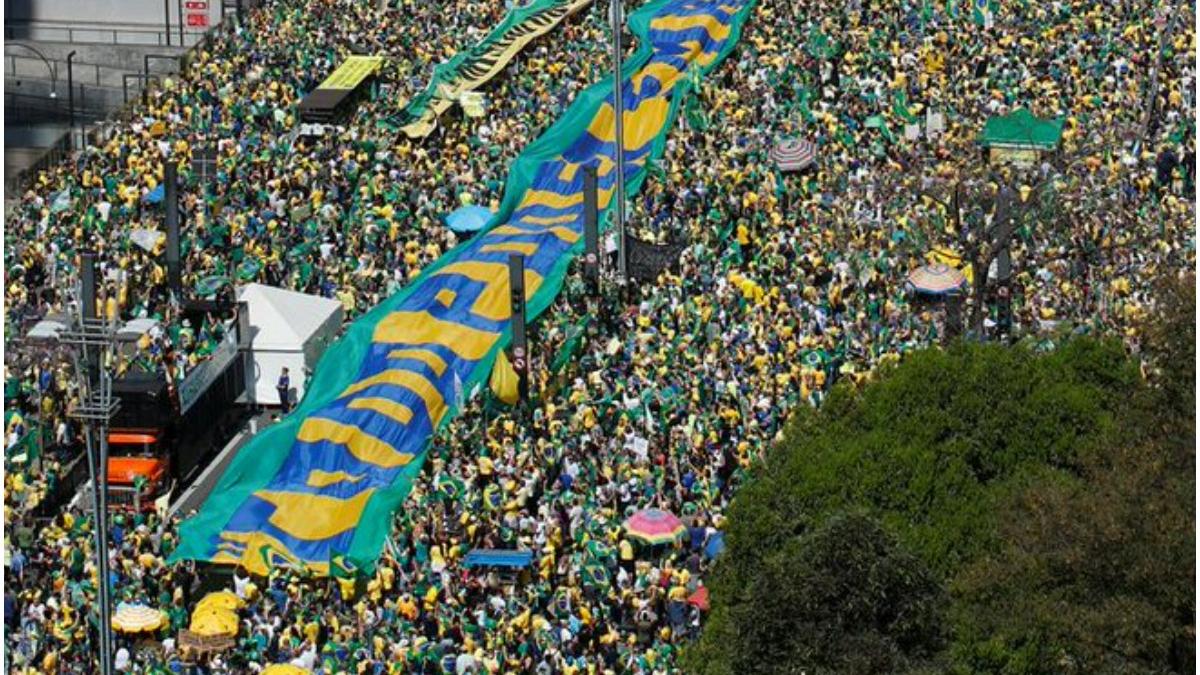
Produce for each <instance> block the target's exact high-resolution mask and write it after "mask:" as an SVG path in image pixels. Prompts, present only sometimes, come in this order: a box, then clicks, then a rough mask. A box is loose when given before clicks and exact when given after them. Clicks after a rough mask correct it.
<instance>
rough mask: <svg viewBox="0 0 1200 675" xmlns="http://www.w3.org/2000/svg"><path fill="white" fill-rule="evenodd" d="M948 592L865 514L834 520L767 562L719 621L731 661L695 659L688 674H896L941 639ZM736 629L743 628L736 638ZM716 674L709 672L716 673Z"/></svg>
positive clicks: (699, 654)
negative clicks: (945, 593) (942, 618)
mask: <svg viewBox="0 0 1200 675" xmlns="http://www.w3.org/2000/svg"><path fill="white" fill-rule="evenodd" d="M942 598H943V593H942V589H941V587H940V586H939V584H938V583H937V581H936V580H935V579H934V577H933V575H932V574H931V573H930V571H929V570H928V568H927V567H926V566H925V565H924V563H922V562H921V561H920V560H919V559H917V558H916V557H915V556H913V555H912V554H910V553H908V552H906V551H904V550H902V549H901V548H900V547H899V546H898V544H897V543H896V540H895V538H894V537H892V536H891V535H889V534H888V533H887V532H885V531H884V530H883V528H882V527H880V525H879V523H877V522H876V521H874V520H872V519H871V518H869V517H867V516H864V515H862V514H844V515H842V514H839V515H835V516H833V517H831V518H829V519H828V520H826V521H825V522H824V523H822V524H821V526H820V527H818V528H817V529H815V530H813V531H812V532H810V533H807V534H805V535H802V536H796V537H792V538H790V539H789V540H788V541H786V542H785V543H784V544H783V546H782V547H781V548H779V549H778V550H776V551H773V552H772V553H771V554H770V555H768V556H767V557H766V558H765V559H764V560H763V561H762V565H761V568H760V569H759V570H758V572H757V573H756V574H755V576H754V581H753V583H752V584H751V585H750V587H749V588H747V589H746V591H745V593H744V595H743V596H742V597H741V598H739V600H738V602H736V604H732V605H730V606H729V607H728V608H727V609H726V611H725V612H724V613H723V615H722V616H721V617H719V618H714V621H716V622H720V623H721V624H722V625H721V626H719V627H717V628H715V629H714V630H713V631H712V632H711V633H710V634H709V635H708V636H707V637H708V638H709V639H711V638H713V637H716V636H718V635H719V636H720V639H721V640H722V643H721V644H720V646H719V647H717V650H718V651H720V652H722V653H724V654H727V655H728V656H729V657H730V660H729V661H728V662H722V661H709V660H708V659H706V658H705V653H706V651H710V649H711V646H709V645H704V644H702V645H701V646H699V647H698V648H697V650H696V651H695V652H694V653H692V654H691V656H692V657H693V659H692V662H691V664H690V666H689V667H688V671H689V672H696V673H708V672H712V673H718V672H735V673H788V672H799V669H805V670H806V672H809V673H820V672H828V671H839V672H854V673H893V672H897V671H900V670H905V669H906V668H907V667H908V666H910V665H912V664H913V663H914V662H920V661H921V660H922V659H923V658H924V657H926V656H928V655H929V654H931V653H933V652H934V651H935V650H936V648H937V647H938V646H939V644H940V641H941V634H942V629H941V619H940V617H941V611H940V605H941V603H942ZM730 624H733V625H735V626H736V629H735V630H732V631H731V630H729V629H730V627H731V626H730ZM710 666H711V668H710Z"/></svg>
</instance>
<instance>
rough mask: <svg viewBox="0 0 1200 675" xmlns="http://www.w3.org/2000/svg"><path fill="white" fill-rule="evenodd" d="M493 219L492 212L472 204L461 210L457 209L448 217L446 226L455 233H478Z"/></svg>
mask: <svg viewBox="0 0 1200 675" xmlns="http://www.w3.org/2000/svg"><path fill="white" fill-rule="evenodd" d="M491 219H492V212H491V211H489V210H488V209H486V208H484V207H482V206H478V205H475V204H471V205H469V206H464V207H462V208H460V209H455V210H454V211H453V212H452V213H451V214H450V215H448V216H446V224H447V225H449V226H450V229H451V230H453V231H455V232H478V231H479V230H482V229H483V226H484V225H487V223H488V221H489V220H491Z"/></svg>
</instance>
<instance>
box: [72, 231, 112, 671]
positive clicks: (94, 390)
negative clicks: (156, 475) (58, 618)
mask: <svg viewBox="0 0 1200 675" xmlns="http://www.w3.org/2000/svg"><path fill="white" fill-rule="evenodd" d="M80 259H81V265H80V267H81V274H80V281H81V286H82V292H81V294H80V295H81V297H80V298H79V302H78V303H77V306H78V314H76V315H75V317H74V321H73V322H72V323H73V324H74V325H73V326H72V328H71V330H67V331H63V332H62V333H60V334H59V340H60V342H62V343H63V344H67V345H71V346H73V347H74V349H73V350H72V360H73V362H74V366H75V378H76V380H77V382H78V383H79V403H78V404H77V405H76V406H75V407H74V408H73V409H72V410H71V412H70V415H71V417H73V418H75V419H77V420H80V421H81V422H82V423H83V429H84V439H85V442H86V446H87V460H88V474H89V477H90V478H91V484H92V517H93V519H94V523H93V527H94V534H95V537H96V572H97V576H98V577H99V581H100V583H99V584H98V586H99V588H98V591H97V592H98V594H99V598H100V603H99V607H98V608H97V609H98V610H99V616H98V617H97V619H98V621H97V628H98V629H99V633H100V645H99V650H98V651H99V661H100V673H101V675H112V672H113V662H112V648H113V639H112V624H111V622H112V599H111V598H110V592H111V588H110V587H109V572H108V425H109V421H110V420H111V419H112V417H113V416H114V415H115V414H116V413H117V410H118V408H119V406H120V404H119V402H118V401H117V399H115V398H113V395H112V377H111V375H109V373H108V372H107V371H106V369H105V368H104V362H105V361H106V360H107V359H108V357H109V356H111V355H112V354H113V353H115V348H116V335H117V330H118V327H117V324H116V320H115V319H113V320H111V321H110V320H109V319H108V318H106V317H105V318H101V317H97V315H96V280H95V279H96V267H95V265H96V263H95V257H94V254H93V253H90V252H85V253H83V254H82V255H81V256H80ZM97 450H98V451H99V452H97Z"/></svg>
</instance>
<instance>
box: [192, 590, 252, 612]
mask: <svg viewBox="0 0 1200 675" xmlns="http://www.w3.org/2000/svg"><path fill="white" fill-rule="evenodd" d="M245 606H246V603H244V602H242V599H241V598H239V597H238V596H236V595H234V594H233V591H214V592H212V593H209V594H208V595H206V596H204V597H203V598H201V599H200V602H198V603H196V609H208V608H212V609H224V610H228V611H230V612H236V611H237V610H239V609H241V608H242V607H245Z"/></svg>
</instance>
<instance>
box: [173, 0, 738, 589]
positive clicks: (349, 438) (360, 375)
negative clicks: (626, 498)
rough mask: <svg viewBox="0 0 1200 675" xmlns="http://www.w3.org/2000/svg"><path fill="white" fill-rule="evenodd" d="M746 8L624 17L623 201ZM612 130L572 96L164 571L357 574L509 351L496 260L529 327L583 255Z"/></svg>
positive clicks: (602, 86)
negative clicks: (592, 176)
mask: <svg viewBox="0 0 1200 675" xmlns="http://www.w3.org/2000/svg"><path fill="white" fill-rule="evenodd" d="M753 3H754V0H658V1H656V2H653V3H651V4H649V5H647V6H645V7H643V8H642V9H640V10H638V11H637V12H635V13H634V14H632V15H631V16H630V28H631V30H632V31H633V33H634V34H635V35H636V36H637V37H638V41H639V49H638V51H637V53H636V54H635V55H634V56H633V58H632V59H631V60H630V62H629V63H628V64H627V68H626V69H625V72H627V73H630V74H631V75H630V76H629V77H627V78H626V79H625V81H624V83H623V86H622V99H623V102H624V103H625V119H624V127H625V129H624V134H625V139H624V142H625V167H624V171H625V177H626V185H627V186H628V189H629V192H630V193H631V194H633V193H635V192H636V191H637V190H638V188H639V187H640V186H641V183H642V181H643V180H645V177H646V173H647V172H646V163H647V162H649V161H652V160H654V159H657V158H658V157H660V156H661V155H662V152H663V146H664V144H665V142H666V134H667V131H668V130H669V129H670V126H671V122H672V121H673V120H674V119H675V116H676V114H677V112H678V110H679V106H680V103H681V102H682V100H683V99H684V97H685V96H687V95H688V91H689V89H690V86H691V82H692V81H693V79H695V78H694V77H693V75H703V74H704V73H706V72H707V71H709V70H710V69H711V68H713V67H714V66H715V65H716V64H717V63H718V62H719V61H720V60H721V59H722V58H723V57H724V56H725V55H726V54H728V53H729V51H730V50H732V49H733V47H734V45H735V43H736V42H737V39H738V36H739V34H740V31H741V27H742V25H743V24H744V22H745V21H746V19H747V17H748V15H749V13H750V10H751V7H752V5H753ZM692 71H697V72H695V73H693V72H692ZM613 122H614V113H613V107H612V81H611V79H609V80H608V81H607V82H600V83H598V84H596V85H593V86H592V87H589V88H588V89H587V90H585V91H584V92H583V93H582V94H580V96H579V97H578V98H577V99H576V100H575V101H574V103H572V105H571V106H570V108H569V109H568V110H567V111H566V113H564V115H563V117H562V119H560V120H559V121H558V122H557V123H556V124H554V126H552V127H551V128H550V129H549V130H547V131H546V133H544V134H543V135H542V137H541V138H539V139H538V140H536V141H534V142H533V143H531V144H530V145H529V147H528V148H526V150H525V151H524V152H523V153H522V154H521V155H520V156H519V157H518V158H517V159H516V160H515V162H514V163H513V166H512V167H511V172H510V175H509V179H508V183H507V185H506V187H505V194H504V200H503V202H502V204H501V207H500V210H499V211H498V212H497V214H496V216H495V217H494V218H493V220H492V222H490V223H489V224H488V225H487V227H485V228H484V230H483V231H481V233H480V234H479V235H477V236H475V237H474V238H472V239H471V240H470V241H468V242H466V243H464V244H462V245H461V246H459V247H457V248H455V249H454V250H452V251H450V252H448V253H447V254H446V255H444V256H442V258H441V259H440V260H438V261H437V262H436V263H435V264H434V265H432V266H431V267H429V268H428V269H427V270H425V272H424V273H422V274H421V275H420V276H419V277H418V278H417V279H416V280H415V281H414V282H413V283H412V284H411V285H410V286H409V287H408V288H406V289H405V290H403V291H401V292H400V293H398V294H396V295H395V296H393V297H391V298H389V299H387V300H386V301H384V302H383V303H381V304H380V305H379V306H377V307H375V308H374V309H372V310H371V311H370V312H368V313H367V314H366V315H364V316H363V317H362V318H360V319H358V320H357V321H355V322H354V323H353V324H352V325H351V326H350V327H349V329H348V331H347V333H346V335H345V336H343V337H342V338H341V339H340V340H338V341H337V343H335V344H334V345H333V346H331V347H330V348H329V350H328V351H327V352H326V354H325V356H324V357H322V359H321V362H320V363H319V364H318V367H317V369H316V372H315V374H314V376H313V380H312V382H311V383H310V384H309V386H308V393H307V395H306V396H305V398H304V400H303V401H302V402H301V404H300V405H299V406H298V407H297V409H296V410H295V411H294V412H293V413H292V414H291V415H290V416H288V417H287V418H285V419H284V420H283V421H282V422H280V423H279V424H277V425H275V426H273V427H271V428H269V429H267V430H266V431H264V432H263V433H261V434H260V435H259V436H257V437H256V438H255V439H254V440H253V441H252V442H251V443H250V444H249V445H247V446H246V447H244V448H243V449H242V450H241V451H240V452H239V453H238V455H237V457H236V458H235V459H234V460H233V462H232V463H231V464H230V466H229V468H228V469H227V470H226V472H225V475H224V476H222V478H221V480H220V482H219V483H218V485H217V486H216V489H214V491H213V493H212V495H211V496H210V497H209V498H208V500H207V501H206V502H205V503H204V505H203V507H202V508H201V509H200V512H199V513H198V514H197V515H195V516H194V517H192V518H191V519H189V520H188V521H187V522H185V523H184V524H183V527H182V532H181V542H180V546H179V548H178V549H177V551H176V553H175V555H174V557H173V559H174V560H178V559H196V560H209V561H213V562H217V563H230V564H234V563H240V564H243V565H245V566H246V567H247V568H248V569H250V570H251V571H254V572H257V573H260V574H262V573H266V572H267V571H268V570H269V569H270V567H271V566H274V565H288V566H294V567H300V568H306V569H307V570H308V571H310V572H312V573H315V574H318V575H327V574H329V573H330V561H331V560H333V559H334V558H335V557H336V558H337V559H338V560H349V561H351V562H352V563H353V564H355V565H356V566H357V567H358V568H359V569H362V570H364V571H366V572H368V573H369V572H370V571H371V569H372V567H373V565H374V561H375V560H376V559H377V558H378V556H379V554H380V552H381V550H382V548H383V546H384V543H385V539H386V538H387V535H388V532H389V529H390V527H391V521H392V519H391V515H392V514H393V513H394V511H395V510H396V509H397V508H399V507H400V505H401V504H402V502H403V500H404V498H405V497H406V496H407V494H408V492H409V490H410V488H411V486H412V482H413V480H414V478H415V477H416V476H417V474H418V472H419V471H420V469H421V464H422V462H423V459H424V455H425V450H426V448H427V447H428V444H429V440H430V437H431V435H432V434H433V433H434V431H435V430H436V429H437V428H438V427H439V425H441V424H444V423H445V422H446V421H447V420H448V419H449V418H450V417H451V416H452V415H454V414H455V413H456V412H457V411H456V409H455V408H456V405H457V404H458V401H459V397H458V396H456V392H458V391H463V390H465V391H470V390H472V388H473V387H474V386H475V385H476V384H477V383H480V382H481V381H483V380H484V379H485V378H487V376H488V375H489V374H490V370H491V366H492V363H493V361H494V360H495V358H496V354H497V352H498V351H499V350H500V349H501V348H503V347H504V346H506V345H507V344H508V342H509V340H510V338H511V336H510V330H509V327H508V320H509V298H508V270H507V265H506V263H507V259H508V256H509V254H511V253H519V254H521V255H523V256H524V257H525V270H526V271H525V274H526V280H525V285H526V289H527V291H526V292H527V299H528V303H527V307H528V313H529V315H530V316H531V317H533V316H537V315H538V314H539V313H541V312H542V311H543V310H545V309H546V307H548V306H549V305H550V304H551V302H552V301H553V299H554V297H555V295H556V294H557V293H558V291H559V289H560V288H561V287H562V283H563V277H564V275H565V273H566V270H567V266H568V263H569V262H570V261H571V259H572V258H573V257H574V256H576V255H577V254H578V253H579V252H580V250H581V249H582V247H583V240H582V231H583V172H582V171H580V168H581V167H583V166H585V165H589V164H590V165H595V166H596V167H597V173H598V176H599V190H600V206H601V208H602V209H604V210H607V209H608V208H609V206H610V203H611V197H612V193H613V189H614V185H615V182H616V174H615V172H614V170H613V169H614V168H615V166H614V165H615V162H614V160H613V158H614V156H615V150H616V147H615V142H614V137H615V134H614V130H613V127H614V124H613Z"/></svg>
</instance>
